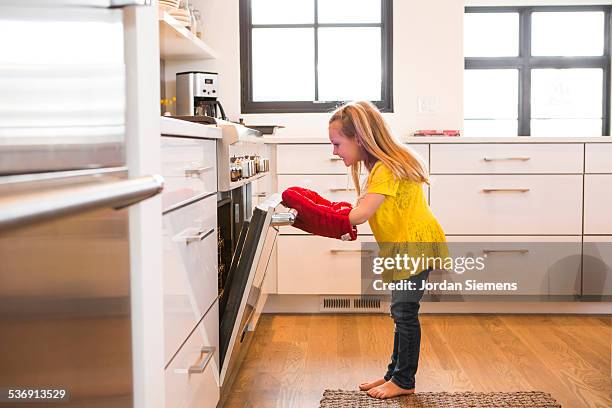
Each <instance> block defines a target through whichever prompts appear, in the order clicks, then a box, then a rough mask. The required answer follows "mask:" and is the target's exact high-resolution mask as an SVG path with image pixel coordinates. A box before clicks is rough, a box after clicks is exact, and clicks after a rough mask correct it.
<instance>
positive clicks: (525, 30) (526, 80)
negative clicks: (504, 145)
mask: <svg viewBox="0 0 612 408" xmlns="http://www.w3.org/2000/svg"><path fill="white" fill-rule="evenodd" d="M542 11H543V12H563V11H565V12H567V11H603V12H604V50H603V55H602V56H595V57H592V56H587V57H549V56H540V57H538V56H532V55H531V34H532V32H531V16H532V14H533V13H534V12H542ZM464 13H518V15H519V55H518V56H517V57H464V69H466V70H467V69H517V70H518V74H519V89H518V95H519V96H518V136H526V137H529V136H531V70H532V69H540V68H553V69H555V68H557V69H563V68H567V69H570V68H601V69H603V82H602V87H603V94H602V95H603V97H602V135H603V136H609V135H610V56H611V52H610V25H611V24H612V20H611V16H612V6H610V5H587V6H529V7H528V6H516V7H497V6H478V7H465V10H464ZM465 120H466V119H465V118H464V121H465ZM468 120H469V119H468Z"/></svg>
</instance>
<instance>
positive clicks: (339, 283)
mask: <svg viewBox="0 0 612 408" xmlns="http://www.w3.org/2000/svg"><path fill="white" fill-rule="evenodd" d="M373 241H374V237H372V236H365V237H364V236H360V237H358V238H357V240H356V241H340V240H330V239H329V238H323V237H317V236H312V235H306V236H299V235H285V236H279V237H278V241H277V245H278V252H277V257H278V277H277V285H278V286H277V289H278V293H279V294H303V295H306V294H309V295H316V294H346V295H350V294H360V293H361V243H362V242H373ZM314 259H316V262H314V263H313V260H314Z"/></svg>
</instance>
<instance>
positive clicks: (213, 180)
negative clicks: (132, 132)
mask: <svg viewBox="0 0 612 408" xmlns="http://www.w3.org/2000/svg"><path fill="white" fill-rule="evenodd" d="M216 152H217V150H216V142H215V141H214V140H203V139H187V138H180V137H168V136H164V137H162V145H161V158H162V176H164V180H165V185H164V191H162V207H163V211H168V210H170V209H172V208H176V207H177V206H180V205H181V204H183V203H185V202H188V201H189V200H193V199H194V197H197V196H203V195H208V194H212V193H214V192H216V191H217V153H216Z"/></svg>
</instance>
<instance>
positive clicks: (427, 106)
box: [417, 96, 438, 115]
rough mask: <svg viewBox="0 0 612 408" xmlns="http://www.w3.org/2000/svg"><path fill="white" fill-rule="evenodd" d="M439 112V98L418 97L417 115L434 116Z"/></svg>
mask: <svg viewBox="0 0 612 408" xmlns="http://www.w3.org/2000/svg"><path fill="white" fill-rule="evenodd" d="M437 111H438V98H437V97H435V96H418V97H417V113H418V114H420V115H433V114H436V113H437Z"/></svg>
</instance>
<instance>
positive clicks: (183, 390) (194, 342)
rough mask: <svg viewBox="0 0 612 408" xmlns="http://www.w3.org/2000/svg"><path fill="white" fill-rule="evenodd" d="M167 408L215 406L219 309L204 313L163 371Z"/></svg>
mask: <svg viewBox="0 0 612 408" xmlns="http://www.w3.org/2000/svg"><path fill="white" fill-rule="evenodd" d="M165 383H166V405H165V406H166V407H167V408H191V407H198V408H214V407H216V406H217V403H218V402H219V305H218V303H217V302H215V304H214V306H213V307H212V308H211V309H210V310H209V311H208V313H207V314H206V316H205V317H204V318H203V319H202V321H201V322H200V323H199V324H198V326H197V327H196V329H195V330H194V332H193V333H192V334H191V336H189V338H188V339H187V341H186V342H185V344H183V346H182V347H181V349H180V350H179V351H178V353H177V354H176V356H175V357H174V358H173V359H172V362H171V363H170V365H168V367H167V368H166V373H165Z"/></svg>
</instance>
